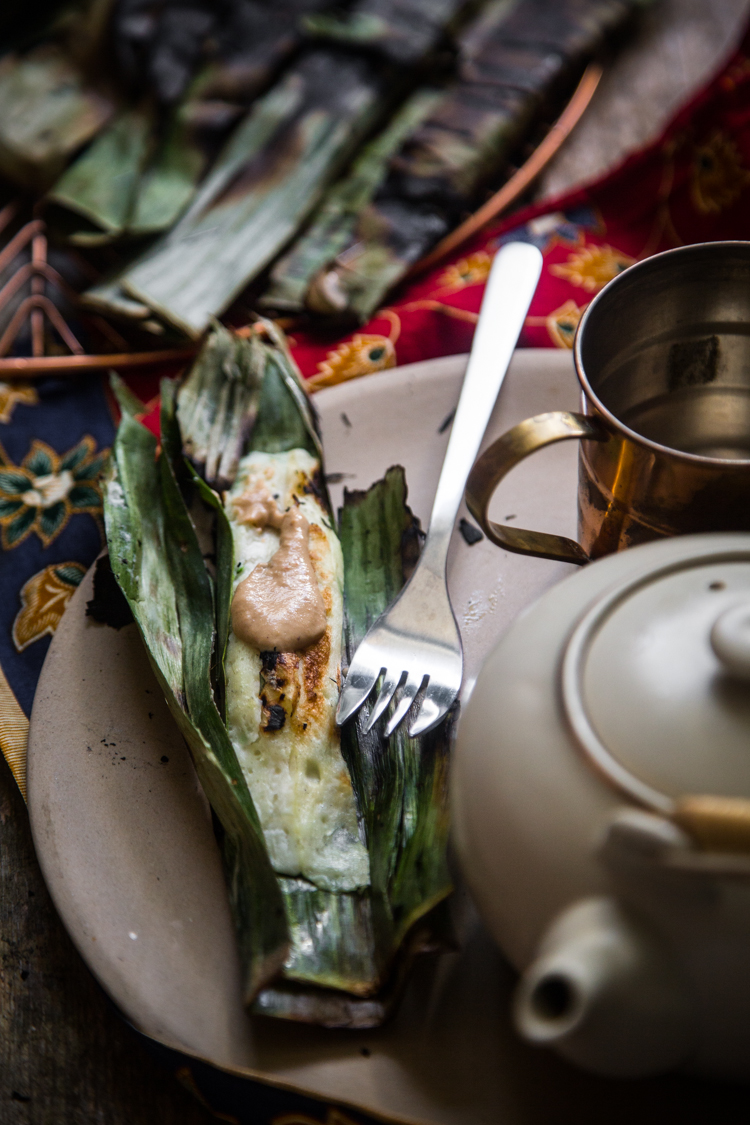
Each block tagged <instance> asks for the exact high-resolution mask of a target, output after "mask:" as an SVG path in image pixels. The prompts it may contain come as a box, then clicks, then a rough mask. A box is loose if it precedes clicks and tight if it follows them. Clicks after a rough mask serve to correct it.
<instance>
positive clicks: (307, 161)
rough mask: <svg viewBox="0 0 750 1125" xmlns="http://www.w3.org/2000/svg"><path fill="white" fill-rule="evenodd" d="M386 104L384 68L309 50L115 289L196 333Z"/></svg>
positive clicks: (252, 273)
mask: <svg viewBox="0 0 750 1125" xmlns="http://www.w3.org/2000/svg"><path fill="white" fill-rule="evenodd" d="M388 100H389V99H388V97H387V96H386V94H385V90H384V79H383V75H382V68H378V67H376V66H375V65H374V64H372V63H371V62H369V61H368V60H366V59H359V58H345V57H340V56H338V55H337V54H336V53H335V52H332V51H324V50H319V51H314V52H311V53H310V54H308V55H307V56H306V57H304V58H303V59H302V60H301V61H300V62H299V63H298V64H297V65H296V66H294V67H293V68H292V69H291V70H290V71H288V72H287V73H286V74H285V76H284V77H283V78H282V79H281V80H280V82H279V83H278V84H277V85H276V86H275V87H273V89H272V90H271V91H270V92H269V93H268V94H266V95H265V97H263V98H262V99H260V101H258V102H256V103H255V106H254V107H253V109H252V110H251V111H250V113H249V114H248V116H247V118H246V119H245V120H244V121H243V122H242V123H241V124H240V125H239V127H238V128H237V129H236V130H235V132H234V134H233V135H232V137H231V139H230V141H229V142H228V145H227V147H226V149H225V150H224V153H223V154H222V155H221V156H220V157H219V158H218V160H217V162H216V164H215V166H214V168H213V169H212V171H211V172H210V173H209V175H208V176H207V178H206V180H205V181H204V183H203V184H202V185H201V187H200V189H199V190H198V192H197V194H196V196H195V198H194V200H193V202H192V204H191V205H190V207H189V208H188V210H187V211H186V213H185V214H184V215H183V217H182V218H181V219H180V220H179V221H178V222H177V224H176V226H175V227H173V228H172V230H171V231H170V232H169V233H168V234H166V235H165V236H164V237H163V239H161V240H160V241H158V242H157V243H156V245H155V246H154V247H153V248H152V249H150V250H148V251H147V252H146V254H145V255H144V256H143V257H142V258H141V259H139V260H138V261H137V262H136V263H135V264H133V265H132V266H130V267H129V268H128V269H127V270H126V271H125V273H124V274H123V275H122V276H121V278H120V286H121V288H122V289H123V290H124V291H125V293H126V294H127V295H129V296H130V297H133V298H135V300H136V301H138V302H140V303H142V304H144V305H147V306H149V308H151V309H152V310H153V311H154V312H155V313H156V314H157V315H158V316H159V317H161V318H162V319H163V320H165V321H167V322H169V323H170V324H172V325H173V326H175V327H176V328H178V329H179V330H180V331H182V332H184V333H186V334H187V335H189V336H193V337H198V336H200V335H201V333H202V332H203V331H204V330H205V329H206V328H207V327H208V325H209V323H210V321H211V318H212V317H213V316H217V315H219V314H220V313H221V312H223V311H224V309H226V308H227V307H228V305H229V304H230V303H231V301H232V300H233V299H234V298H235V297H236V296H237V295H238V294H239V293H240V292H241V291H242V290H243V289H244V288H245V286H246V285H247V284H248V283H249V282H250V281H252V280H253V279H254V278H255V277H256V276H257V275H258V274H259V273H260V272H261V271H262V270H263V269H264V268H265V267H266V266H267V265H268V264H269V262H270V261H271V260H272V259H273V258H274V257H275V256H276V255H277V254H278V253H279V251H280V250H281V249H282V248H283V246H284V245H285V244H286V243H287V242H288V241H289V239H290V238H291V237H292V236H293V235H294V234H295V233H296V231H297V229H298V228H299V227H300V225H301V224H302V223H303V221H304V220H305V218H306V217H307V215H308V214H309V213H310V211H311V210H312V209H313V208H314V206H315V204H316V203H317V202H318V200H319V198H320V196H321V194H322V192H323V191H324V189H325V188H326V187H327V185H328V183H329V182H330V180H331V179H332V178H333V177H334V176H335V175H336V174H337V173H338V171H339V170H340V169H341V166H342V164H343V163H344V162H345V161H346V160H347V159H348V158H349V157H350V156H351V154H352V153H353V151H354V150H355V149H356V147H357V145H358V144H359V143H360V141H361V140H362V138H363V137H364V135H365V134H366V133H367V132H368V131H369V130H370V129H371V128H372V127H373V125H375V123H376V122H377V120H378V117H379V116H380V115H381V114H382V113H383V112H384V111H385V109H386V108H387V106H388Z"/></svg>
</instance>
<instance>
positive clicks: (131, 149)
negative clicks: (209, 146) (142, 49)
mask: <svg viewBox="0 0 750 1125" xmlns="http://www.w3.org/2000/svg"><path fill="white" fill-rule="evenodd" d="M158 132H159V129H158V122H157V119H156V117H155V114H154V113H153V111H149V110H147V109H140V110H138V109H134V110H128V111H126V112H124V113H122V114H120V115H119V116H118V117H117V119H116V120H115V121H114V122H113V123H112V124H111V125H110V126H109V128H107V129H105V130H104V132H103V133H101V134H100V135H99V136H98V137H97V138H96V140H95V141H94V143H93V144H92V145H90V146H89V148H88V149H87V150H86V151H85V152H84V153H83V154H82V155H81V156H80V157H79V158H78V159H77V160H76V161H74V163H73V164H71V165H70V167H69V168H67V169H66V171H65V172H64V173H63V175H62V176H61V177H60V179H59V180H58V181H57V183H55V184H54V185H53V187H52V189H51V190H50V191H49V193H48V194H47V196H46V198H45V201H44V203H45V217H46V218H47V220H48V222H49V224H50V227H51V229H52V230H53V231H54V233H55V234H56V235H57V236H58V237H61V238H64V239H65V240H66V241H68V242H70V243H71V244H72V245H74V246H81V247H87V246H103V245H107V244H108V243H111V242H115V241H119V240H121V239H123V238H131V239H138V238H147V237H149V236H153V235H156V234H159V233H161V232H162V231H164V230H168V229H169V227H171V226H172V225H173V224H174V223H175V222H176V220H177V218H178V217H179V215H180V214H181V213H182V211H184V210H185V208H186V207H187V205H188V203H189V202H190V200H191V198H192V196H193V194H194V192H195V189H196V187H197V185H198V182H199V180H200V178H201V176H202V174H203V172H204V171H205V168H206V164H207V160H208V154H207V152H206V149H205V146H204V145H203V144H202V143H201V142H200V140H199V138H198V137H197V135H196V133H195V130H193V129H191V128H190V127H189V126H188V125H187V124H186V121H185V118H184V115H182V114H181V113H180V112H179V111H178V112H177V113H175V114H174V115H173V117H172V120H171V122H170V123H169V124H168V126H167V127H166V129H165V131H164V135H163V137H159V136H158Z"/></svg>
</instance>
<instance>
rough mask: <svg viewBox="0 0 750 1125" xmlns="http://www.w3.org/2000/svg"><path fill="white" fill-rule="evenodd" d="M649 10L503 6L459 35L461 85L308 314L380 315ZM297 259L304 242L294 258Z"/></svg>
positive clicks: (412, 148)
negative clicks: (623, 32) (620, 34)
mask: <svg viewBox="0 0 750 1125" xmlns="http://www.w3.org/2000/svg"><path fill="white" fill-rule="evenodd" d="M643 6H644V4H643V3H642V2H641V0H520V2H519V3H517V4H515V5H514V4H512V3H509V2H508V0H496V2H495V3H494V4H491V5H490V6H489V8H487V9H486V10H485V11H484V12H483V13H482V14H480V16H479V17H478V18H477V19H476V20H475V21H474V22H473V23H471V24H470V25H469V26H468V27H467V28H466V30H465V31H464V32H462V34H461V35H460V37H459V65H458V73H457V75H456V79H455V80H454V81H453V82H452V83H451V84H450V85H449V86H448V88H447V89H446V90H445V92H444V93H443V95H442V97H441V98H440V99H439V100H438V101H436V103H435V104H434V105H433V106H432V108H431V110H430V112H429V113H428V114H427V115H426V116H425V117H424V118H423V119H422V120H421V121H420V122H419V123H418V124H417V125H416V127H415V128H414V129H413V130H412V132H411V133H410V134H409V135H408V136H406V137H405V138H404V139H403V141H402V143H401V145H400V147H399V149H398V150H397V151H396V152H394V153H393V154H392V155H391V156H390V158H389V163H388V169H387V175H385V176H384V177H383V182H382V183H381V184H380V186H379V187H378V190H377V192H376V193H375V197H374V199H373V200H372V202H371V203H370V204H369V205H368V206H367V207H366V208H365V209H364V211H363V213H362V215H361V217H360V220H359V223H358V225H357V229H356V232H355V233H353V234H352V236H351V237H350V239H349V240H348V241H347V244H346V245H345V246H343V247H341V246H339V247H338V248H337V260H335V261H332V262H331V263H330V264H329V265H327V266H325V267H323V268H322V270H321V271H320V273H319V274H318V275H316V276H315V277H314V278H313V281H312V283H311V285H310V288H309V289H308V295H307V298H306V305H307V308H308V309H309V311H311V312H318V313H321V312H322V313H326V312H328V313H329V314H337V315H341V314H342V313H348V314H349V315H350V316H351V317H352V318H353V319H356V320H359V321H366V320H367V319H369V317H370V316H372V314H373V313H374V312H375V310H376V309H377V308H378V307H380V305H382V304H383V302H384V298H385V296H386V293H387V292H388V290H389V289H391V288H392V287H393V286H394V285H395V284H397V283H398V282H399V281H400V280H401V279H402V278H403V276H404V275H405V273H406V272H407V270H408V269H409V267H410V266H411V265H412V264H413V263H414V262H416V261H418V260H419V259H420V258H421V257H423V255H425V254H426V253H427V252H428V251H429V250H430V249H431V248H432V247H433V246H434V245H435V244H436V242H437V241H438V240H439V239H440V238H441V237H443V235H445V234H446V233H447V232H448V231H449V230H450V229H451V228H452V227H454V226H455V225H456V224H457V223H458V222H459V221H460V219H461V217H462V216H463V215H464V214H465V213H466V212H467V211H471V210H473V209H475V207H476V206H478V205H479V203H480V202H481V196H482V192H483V191H484V190H485V189H486V187H487V185H488V184H490V183H491V182H492V183H494V184H495V185H498V186H499V180H498V178H499V177H500V176H501V175H502V173H503V170H504V168H505V167H506V166H507V164H508V161H509V158H510V157H511V156H512V154H513V153H514V152H515V151H516V150H517V149H518V147H519V145H520V144H521V142H522V141H523V139H524V137H527V136H528V135H529V133H530V131H531V129H532V128H533V127H535V125H536V124H537V123H538V122H539V120H540V119H541V117H542V116H546V115H548V114H549V113H551V112H552V111H553V109H554V108H555V107H556V106H557V105H559V103H560V101H561V100H563V99H564V97H565V96H566V94H567V92H568V91H569V90H570V89H571V88H572V83H573V82H574V81H575V80H576V79H577V78H578V76H579V75H580V73H581V71H582V69H583V67H584V65H585V63H586V62H587V61H588V60H589V58H590V57H591V56H592V55H593V54H594V53H595V52H596V51H598V50H599V49H600V48H601V46H602V44H603V43H604V42H605V40H606V39H607V37H609V36H610V35H612V34H613V33H614V32H615V31H616V30H618V29H619V28H621V27H622V26H623V24H625V23H626V22H627V21H628V20H629V19H630V18H631V16H632V15H633V13H634V12H635V11H636V10H637V9H639V8H641V7H643ZM295 252H296V245H295V246H293V247H292V249H291V251H290V256H293V255H294V254H295ZM321 293H322V296H323V299H322V300H321ZM331 296H332V298H333V299H330V298H331ZM327 297H328V300H327V301H326V298H327ZM326 303H327V304H328V306H329V307H328V308H326Z"/></svg>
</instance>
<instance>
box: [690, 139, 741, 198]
mask: <svg viewBox="0 0 750 1125" xmlns="http://www.w3.org/2000/svg"><path fill="white" fill-rule="evenodd" d="M748 184H750V172H748V171H747V169H746V168H743V166H742V158H741V156H740V151H739V149H738V148H737V145H736V144H735V142H734V141H733V140H732V139H731V138H730V137H727V136H726V135H725V134H724V133H720V132H716V133H714V134H713V136H712V137H711V138H710V139H709V140H708V141H707V143H706V144H705V145H701V146H700V147H699V148H697V149H696V151H695V156H694V158H693V166H692V169H691V182H690V197H691V199H692V201H693V203H694V204H695V206H696V207H697V209H698V210H699V211H701V212H702V213H703V214H704V215H705V214H710V213H712V212H714V213H718V212H721V211H723V210H724V209H725V208H726V207H730V206H731V205H732V203H735V202H736V201H737V200H738V199H739V197H740V196H741V195H742V192H743V191H744V190H745V188H746V187H747V186H748Z"/></svg>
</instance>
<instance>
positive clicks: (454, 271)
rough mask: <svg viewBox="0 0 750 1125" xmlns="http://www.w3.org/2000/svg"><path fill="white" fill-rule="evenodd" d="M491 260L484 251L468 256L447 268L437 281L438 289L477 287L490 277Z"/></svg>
mask: <svg viewBox="0 0 750 1125" xmlns="http://www.w3.org/2000/svg"><path fill="white" fill-rule="evenodd" d="M491 265H492V258H491V257H490V255H489V254H488V253H487V251H486V250H478V251H477V252H476V254H469V256H468V258H460V259H459V260H458V261H457V262H454V263H453V265H451V266H448V267H447V269H444V270H443V272H442V273H441V274H440V276H439V277H438V279H437V283H438V289H453V290H455V289H463V288H464V287H465V286H467V285H479V284H480V283H481V282H483V281H486V280H487V278H488V277H489V276H490V266H491Z"/></svg>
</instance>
